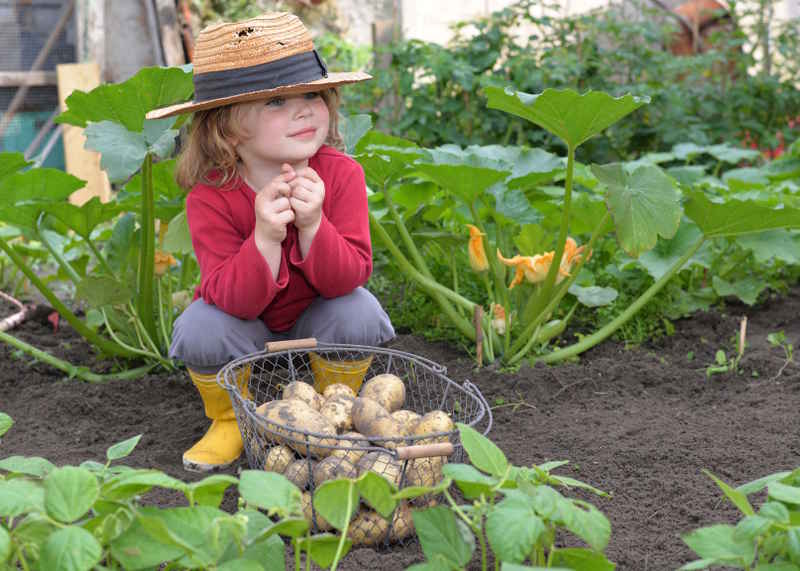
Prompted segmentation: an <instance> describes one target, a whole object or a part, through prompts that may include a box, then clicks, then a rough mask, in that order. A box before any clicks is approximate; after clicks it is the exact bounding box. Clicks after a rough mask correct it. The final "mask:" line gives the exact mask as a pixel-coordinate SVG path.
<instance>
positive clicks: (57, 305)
mask: <svg viewBox="0 0 800 571" xmlns="http://www.w3.org/2000/svg"><path fill="white" fill-rule="evenodd" d="M0 250H3V252H5V253H6V255H8V257H9V258H11V261H12V262H14V264H15V265H16V266H17V268H19V269H20V271H22V273H23V274H25V277H27V278H28V279H29V280H30V281H31V283H32V284H33V285H34V286H35V287H36V289H38V290H39V292H40V293H41V294H42V295H43V296H44V297H45V299H47V301H49V302H50V305H51V306H52V307H53V309H55V310H56V311H58V313H59V314H61V315H62V316H63V317H64V319H66V320H67V323H69V324H70V325H71V326H72V327H73V328H74V329H75V331H77V332H78V333H79V334H80V335H81V337H83V338H84V339H86V340H87V341H88V342H89V343H91V344H92V345H95V346H96V347H97V348H98V349H100V350H101V351H103V352H104V353H106V354H108V355H113V356H118V357H134V356H135V354H134V353H132V352H130V351H129V350H127V349H125V348H124V347H122V346H120V345H118V344H116V343H113V342H111V341H109V340H108V339H105V338H103V337H101V336H100V335H98V334H97V333H96V332H95V331H92V330H91V329H89V327H87V326H86V324H85V323H84V322H83V321H81V320H80V319H78V317H77V316H76V315H75V314H74V313H72V311H70V310H69V308H67V306H66V305H64V303H63V302H62V301H61V300H60V299H58V298H57V297H56V295H55V294H54V293H53V291H52V290H51V289H50V288H49V287H47V286H46V285H45V283H44V282H43V281H42V280H41V279H40V278H39V276H37V275H36V273H35V272H34V271H33V270H31V269H30V268H29V267H28V265H27V264H26V263H25V262H24V261H23V260H22V258H21V257H20V255H19V254H17V253H16V252H15V251H14V249H13V248H12V247H10V246H9V245H8V244H7V243H6V241H5V240H4V239H2V238H0Z"/></svg>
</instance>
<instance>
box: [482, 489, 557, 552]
mask: <svg viewBox="0 0 800 571" xmlns="http://www.w3.org/2000/svg"><path fill="white" fill-rule="evenodd" d="M544 532H545V525H544V522H542V520H541V519H540V518H539V516H537V515H536V512H535V511H534V510H533V507H532V506H531V504H530V501H529V500H528V497H527V496H526V495H525V494H522V493H513V494H509V495H508V497H506V498H505V499H504V500H503V501H501V502H500V503H499V504H497V505H496V506H495V507H494V508H492V510H491V511H490V512H489V515H488V516H487V517H486V537H487V539H488V540H489V544H490V545H491V546H492V551H494V553H495V554H496V555H497V556H498V557H499V558H500V560H501V561H509V562H512V563H522V562H524V561H525V559H526V558H527V556H528V555H530V553H531V552H532V551H533V547H534V546H535V545H536V542H537V541H538V540H539V536H540V535H542V533H544Z"/></svg>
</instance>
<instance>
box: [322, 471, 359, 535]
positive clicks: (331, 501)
mask: <svg viewBox="0 0 800 571" xmlns="http://www.w3.org/2000/svg"><path fill="white" fill-rule="evenodd" d="M313 501H314V509H315V510H316V511H317V512H319V514H320V515H321V516H322V518H323V519H325V520H326V521H327V522H328V523H330V524H331V525H332V526H333V527H335V528H336V529H339V530H341V529H344V526H345V525H346V524H347V522H348V521H350V519H351V518H352V517H353V516H354V515H355V513H356V512H357V511H358V502H359V492H358V488H356V485H355V484H354V483H353V482H352V481H351V480H329V481H327V482H324V483H323V484H322V485H321V486H320V487H319V488H317V489H316V491H315V492H314V500H313Z"/></svg>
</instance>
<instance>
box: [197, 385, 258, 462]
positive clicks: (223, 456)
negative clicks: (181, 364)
mask: <svg viewBox="0 0 800 571" xmlns="http://www.w3.org/2000/svg"><path fill="white" fill-rule="evenodd" d="M187 371H188V372H189V377H191V379H192V382H193V383H194V386H195V387H197V391H198V392H199V393H200V397H201V398H202V399H203V405H204V406H205V410H206V416H207V417H208V418H210V419H211V420H212V422H211V427H210V428H209V429H208V432H206V433H205V435H204V436H203V438H201V439H200V440H199V441H198V442H197V444H195V445H194V446H192V447H191V448H190V449H189V450H187V451H186V452H184V453H183V467H184V469H185V470H188V471H190V472H210V471H213V470H224V469H225V468H228V467H229V466H231V465H232V464H233V463H234V462H236V460H238V459H239V456H241V454H242V448H243V445H242V434H241V432H239V426H238V425H237V424H236V415H235V414H234V412H233V406H232V405H231V399H230V396H229V395H228V391H226V390H225V389H224V388H222V387H221V386H219V385H218V384H217V381H216V378H217V375H216V374H215V373H212V374H210V375H203V374H200V373H197V372H195V371H192V370H190V369H187ZM242 377H244V375H242ZM237 380H239V381H240V382H242V381H244V382H246V381H247V379H246V378H242V379H237ZM245 386H246V385H245ZM245 392H247V389H246V388H245Z"/></svg>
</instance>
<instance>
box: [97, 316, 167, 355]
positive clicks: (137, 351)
mask: <svg viewBox="0 0 800 571" xmlns="http://www.w3.org/2000/svg"><path fill="white" fill-rule="evenodd" d="M100 312H101V313H102V314H103V322H104V323H105V326H106V329H108V334H109V335H111V337H112V339H114V341H116V342H117V343H118V344H119V345H120V346H121V347H124V348H125V349H127V350H128V351H130V352H131V353H133V354H134V355H141V356H142V357H147V358H148V359H154V360H156V361H158V362H159V363H161V364H162V365H163V366H164V367H165V368H167V369H174V368H175V367H174V366H173V365H172V363H171V362H170V361H167V360H164V359H163V358H162V357H161V356H160V355H158V354H156V353H151V352H150V351H146V350H144V349H137V348H136V347H131V346H130V345H128V344H127V343H125V342H124V341H123V340H122V339H120V338H119V337H117V334H116V333H114V330H113V329H112V328H111V323H110V322H109V321H108V315H106V310H105V309H101V310H100ZM134 329H135V330H136V334H137V336H139V330H138V329H136V328H134ZM139 340H140V342H142V339H141V336H139ZM142 345H144V343H143V342H142Z"/></svg>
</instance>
